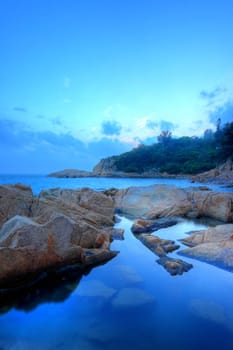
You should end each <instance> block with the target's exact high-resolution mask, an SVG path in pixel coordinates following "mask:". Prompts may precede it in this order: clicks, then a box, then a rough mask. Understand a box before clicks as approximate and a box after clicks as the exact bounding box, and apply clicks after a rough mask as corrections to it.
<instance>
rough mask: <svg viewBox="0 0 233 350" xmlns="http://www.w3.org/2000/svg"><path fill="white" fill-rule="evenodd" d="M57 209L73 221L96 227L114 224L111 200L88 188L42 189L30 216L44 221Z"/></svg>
mask: <svg viewBox="0 0 233 350" xmlns="http://www.w3.org/2000/svg"><path fill="white" fill-rule="evenodd" d="M58 211H59V212H62V213H63V214H65V215H68V216H69V217H70V218H72V219H73V220H75V221H80V220H83V221H85V222H87V223H89V224H90V225H92V226H94V227H98V228H101V227H106V226H109V227H112V226H113V224H114V202H113V200H112V199H111V198H110V197H108V196H106V195H104V194H103V193H101V192H96V191H94V190H91V189H89V188H82V189H79V190H69V189H61V188H54V189H50V190H46V191H42V192H41V193H40V195H39V197H38V198H37V200H34V202H33V206H32V216H33V217H37V221H38V222H41V223H43V222H46V221H47V220H48V219H49V217H50V216H51V215H52V214H53V213H54V212H58Z"/></svg>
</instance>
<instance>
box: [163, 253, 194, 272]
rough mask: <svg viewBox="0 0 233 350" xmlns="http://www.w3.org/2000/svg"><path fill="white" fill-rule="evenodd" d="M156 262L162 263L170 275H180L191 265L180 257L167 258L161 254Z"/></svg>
mask: <svg viewBox="0 0 233 350" xmlns="http://www.w3.org/2000/svg"><path fill="white" fill-rule="evenodd" d="M157 263H158V264H160V265H162V266H163V267H164V268H165V269H166V270H167V271H168V272H169V273H170V274H171V275H172V276H175V275H182V274H183V273H184V272H188V271H189V270H190V269H191V268H192V267H193V265H192V264H189V263H187V262H185V261H183V260H180V259H174V258H168V257H167V256H163V257H161V258H160V259H158V260H157Z"/></svg>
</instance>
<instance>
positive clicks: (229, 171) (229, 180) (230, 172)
mask: <svg viewBox="0 0 233 350" xmlns="http://www.w3.org/2000/svg"><path fill="white" fill-rule="evenodd" d="M192 181H193V182H195V181H197V182H212V183H217V184H223V185H225V184H227V185H228V186H229V185H233V161H232V160H228V161H227V162H226V163H224V164H222V165H220V166H219V167H217V168H215V169H211V170H209V171H206V172H204V173H201V174H198V175H195V176H193V177H192Z"/></svg>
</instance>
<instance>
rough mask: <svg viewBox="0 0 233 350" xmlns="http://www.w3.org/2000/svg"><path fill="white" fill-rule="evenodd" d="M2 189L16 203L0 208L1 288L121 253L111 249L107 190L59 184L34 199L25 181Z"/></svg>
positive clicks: (111, 214)
mask: <svg viewBox="0 0 233 350" xmlns="http://www.w3.org/2000/svg"><path fill="white" fill-rule="evenodd" d="M2 187H4V186H2ZM1 190H2V193H3V194H6V195H7V197H6V199H5V201H3V202H6V203H7V200H8V198H9V200H10V204H12V208H11V207H10V204H9V203H8V205H6V203H4V205H3V206H2V207H3V209H1V212H3V213H4V215H5V216H4V215H3V214H2V222H4V221H5V223H4V224H3V226H2V228H1V230H0V266H1V269H0V287H1V288H3V287H6V286H8V287H9V286H16V285H18V284H22V282H23V283H24V282H25V280H28V279H31V278H32V277H33V278H35V276H37V275H38V274H40V273H41V272H44V271H47V270H49V271H50V270H51V269H57V268H60V267H62V266H67V265H72V264H76V265H77V264H78V265H79V266H80V267H81V268H84V267H89V266H94V265H97V264H99V263H103V262H105V261H107V260H109V259H111V258H112V257H113V256H115V255H116V254H117V252H114V251H110V249H109V247H110V241H111V233H112V232H113V224H114V203H113V201H112V199H111V198H109V197H107V196H105V195H104V194H103V193H99V192H95V191H93V190H90V189H81V190H61V189H60V188H56V189H51V190H47V191H43V192H41V193H40V195H39V196H38V197H36V198H33V196H32V193H31V190H29V189H28V188H24V187H23V186H21V185H17V186H6V188H1ZM21 200H22V203H21V205H19V203H18V202H20V201H21ZM5 208H6V212H5ZM8 208H11V210H10V209H8ZM13 209H14V210H13ZM9 217H10V219H9V220H7V219H8V218H9Z"/></svg>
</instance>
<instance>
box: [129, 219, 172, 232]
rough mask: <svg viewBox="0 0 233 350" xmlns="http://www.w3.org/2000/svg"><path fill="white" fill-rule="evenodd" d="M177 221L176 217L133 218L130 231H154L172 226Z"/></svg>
mask: <svg viewBox="0 0 233 350" xmlns="http://www.w3.org/2000/svg"><path fill="white" fill-rule="evenodd" d="M177 223H178V219H158V220H142V219H138V220H135V221H134V223H133V226H132V227H131V231H132V232H133V233H135V234H137V233H144V232H155V231H158V230H160V229H162V228H167V227H170V226H174V225H176V224H177Z"/></svg>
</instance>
